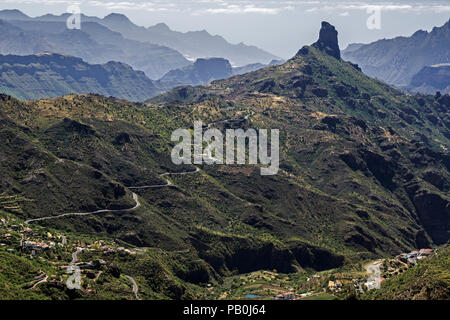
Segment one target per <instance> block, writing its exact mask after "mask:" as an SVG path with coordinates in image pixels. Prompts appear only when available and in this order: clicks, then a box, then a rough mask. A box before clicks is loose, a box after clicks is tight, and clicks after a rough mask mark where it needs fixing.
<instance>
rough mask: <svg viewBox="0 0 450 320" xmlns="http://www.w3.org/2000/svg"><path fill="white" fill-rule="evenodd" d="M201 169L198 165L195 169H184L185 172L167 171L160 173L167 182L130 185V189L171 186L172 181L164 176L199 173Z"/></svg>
mask: <svg viewBox="0 0 450 320" xmlns="http://www.w3.org/2000/svg"><path fill="white" fill-rule="evenodd" d="M199 171H200V169H199V168H198V167H195V170H194V171H184V172H165V173H163V174H160V175H159V177H160V178H163V179H164V180H166V184H154V185H149V186H139V187H128V189H150V188H162V187H169V186H172V185H173V184H172V182H171V181H170V180H169V179H167V178H164V177H165V176H174V175H180V176H182V175H186V174H193V173H197V172H199Z"/></svg>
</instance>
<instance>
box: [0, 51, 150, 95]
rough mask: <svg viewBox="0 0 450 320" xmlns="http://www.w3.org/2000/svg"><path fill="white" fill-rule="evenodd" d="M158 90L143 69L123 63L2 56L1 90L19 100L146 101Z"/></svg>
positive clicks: (52, 56)
mask: <svg viewBox="0 0 450 320" xmlns="http://www.w3.org/2000/svg"><path fill="white" fill-rule="evenodd" d="M158 92H159V90H158V89H157V88H156V87H155V85H154V83H153V81H152V80H150V79H149V78H147V77H146V76H145V74H144V73H143V72H142V71H135V70H133V69H132V68H131V67H130V66H129V65H126V64H124V63H120V62H113V61H110V62H108V63H106V64H102V65H100V64H88V63H86V62H84V61H83V60H82V59H80V58H76V57H72V56H69V55H61V54H56V53H52V52H42V53H37V54H34V55H28V56H17V55H0V93H4V94H8V95H11V96H14V97H16V98H19V99H25V100H29V99H33V100H34V99H42V98H51V97H57V96H62V95H67V94H72V93H97V94H101V95H104V96H114V97H116V98H121V99H127V100H131V101H143V100H145V99H148V98H150V97H152V96H154V95H155V94H157V93H158Z"/></svg>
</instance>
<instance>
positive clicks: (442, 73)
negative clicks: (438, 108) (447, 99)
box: [406, 63, 450, 94]
mask: <svg viewBox="0 0 450 320" xmlns="http://www.w3.org/2000/svg"><path fill="white" fill-rule="evenodd" d="M406 89H408V90H409V91H412V92H420V93H428V94H435V93H436V92H437V91H439V92H441V94H445V93H447V94H450V63H447V64H438V65H433V66H427V67H424V68H422V69H421V70H420V71H419V72H418V73H417V74H416V75H414V76H413V78H412V80H411V83H410V84H409V86H408V87H406Z"/></svg>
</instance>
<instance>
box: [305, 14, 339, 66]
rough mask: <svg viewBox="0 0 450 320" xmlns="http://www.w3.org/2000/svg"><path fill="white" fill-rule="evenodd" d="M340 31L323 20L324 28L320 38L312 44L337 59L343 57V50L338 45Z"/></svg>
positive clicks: (321, 30)
mask: <svg viewBox="0 0 450 320" xmlns="http://www.w3.org/2000/svg"><path fill="white" fill-rule="evenodd" d="M337 36H338V32H337V31H336V29H335V28H334V26H332V25H331V24H329V23H328V22H326V21H322V28H321V29H320V33H319V40H317V42H316V43H314V44H313V45H312V46H313V47H315V48H317V49H319V50H320V51H323V52H325V53H326V54H329V55H330V56H333V57H335V58H336V59H340V58H341V52H340V50H339V45H338V37H337Z"/></svg>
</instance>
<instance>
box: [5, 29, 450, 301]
mask: <svg viewBox="0 0 450 320" xmlns="http://www.w3.org/2000/svg"><path fill="white" fill-rule="evenodd" d="M337 39H338V38H337V30H335V28H334V27H333V26H332V25H330V24H329V23H326V22H324V23H322V28H321V31H320V33H319V39H318V41H317V42H316V43H314V44H313V45H311V46H304V47H302V48H301V49H300V50H299V51H298V53H297V54H296V55H295V56H294V57H293V58H291V59H289V60H288V61H286V62H285V63H283V64H281V65H271V66H267V67H264V68H261V69H258V70H256V71H252V72H248V73H245V74H240V75H235V76H233V77H229V78H227V79H221V80H215V81H212V82H211V83H209V84H207V85H201V86H195V87H193V86H181V87H177V88H175V89H172V90H170V91H168V92H165V93H163V94H160V95H157V96H155V97H153V98H151V99H149V100H147V101H146V103H132V102H128V101H125V100H118V99H116V98H113V97H103V96H100V95H92V94H84V95H67V96H63V97H57V98H52V99H45V100H37V101H20V100H17V99H15V98H12V97H10V96H7V95H0V122H1V126H0V139H1V141H2V148H1V149H0V160H1V161H0V168H1V170H0V190H1V191H2V193H1V194H2V196H6V197H8V198H7V199H9V200H8V201H9V202H8V203H7V204H6V205H3V206H2V207H0V214H2V215H7V216H8V217H10V216H13V217H14V219H18V222H17V224H19V223H21V222H22V223H23V221H26V220H27V221H32V220H30V219H39V218H41V219H42V218H43V219H42V220H34V221H35V222H34V225H33V224H32V226H33V228H38V226H39V227H42V228H48V229H49V230H50V229H51V230H59V231H58V232H66V233H68V234H70V236H72V237H73V238H75V239H78V238H76V237H82V236H83V237H85V238H82V239H83V241H90V242H93V241H97V242H98V241H100V240H101V241H113V240H114V241H117V242H120V243H121V244H123V245H124V246H127V247H130V248H134V249H135V250H136V252H138V254H135V255H133V256H131V255H130V256H126V255H120V254H118V255H112V254H111V255H108V254H104V253H99V254H98V256H97V255H96V254H97V253H96V251H95V250H89V251H88V252H86V253H85V254H86V255H85V256H84V257H86V259H91V260H93V259H94V258H95V259H100V258H101V259H105V260H107V261H108V265H107V267H106V266H105V269H104V272H103V273H104V274H103V275H100V276H101V278H100V279H101V280H100V281H98V282H96V281H95V280H94V279H95V277H96V274H93V273H92V274H91V273H90V274H89V275H88V274H87V272H86V274H84V273H83V284H84V285H85V288H88V289H89V290H91V289H92V288H95V290H94V291H88V289H86V290H85V288H84V287H83V290H72V291H70V290H66V289H65V286H64V283H63V281H64V280H63V279H65V278H64V277H65V276H66V274H65V273H62V271H61V270H60V268H59V265H60V264H61V263H63V261H65V260H67V259H69V258H70V255H69V254H66V253H65V254H64V255H60V260H63V261H60V260H57V259H58V257H56V255H55V257H54V259H55V260H56V261H57V262H56V263H50V262H48V261H51V260H50V258H51V254H49V255H48V256H49V257H50V258H48V257H43V258H42V259H41V260H39V265H37V262H36V261H37V259H35V260H30V261H31V262H30V261H28V260H25V258H24V257H22V256H19V255H16V254H15V253H9V252H8V253H4V252H3V251H2V252H1V254H2V259H0V261H8V262H9V264H10V265H16V266H19V267H18V268H19V269H18V270H21V269H22V268H23V269H29V270H36V271H38V270H39V269H44V270H51V272H54V273H56V274H58V276H59V278H58V277H56V278H55V279H54V281H53V280H52V281H50V282H49V283H44V284H41V286H40V287H38V288H37V289H36V290H34V291H33V292H31V293H30V291H31V290H24V289H23V287H21V284H22V283H23V282H24V281H23V279H22V278H21V276H20V272H18V273H14V272H13V270H14V268H12V267H11V266H10V265H8V266H7V267H8V268H5V269H6V270H8V274H9V275H14V277H16V278H15V279H16V282H14V285H13V286H12V288H9V287H8V290H6V289H5V290H4V292H5V294H12V293H13V294H16V293H17V292H19V293H17V294H24V295H25V294H37V293H39V294H41V295H43V296H45V297H52V298H55V299H56V298H66V299H69V298H80V299H82V298H85V299H91V298H100V299H101V298H108V299H110V298H111V297H112V296H111V295H114V294H116V295H117V296H116V297H122V295H123V296H126V295H125V293H123V292H124V290H123V289H120V288H122V282H121V281H124V277H123V275H131V276H133V277H135V278H136V279H137V280H138V281H139V285H140V288H141V291H140V294H141V295H142V297H144V298H145V299H194V298H203V297H204V296H202V295H201V294H200V293H202V292H212V291H213V290H216V289H217V288H219V287H220V286H221V285H222V284H223V283H224V281H225V280H226V279H229V278H230V277H232V276H236V275H241V274H244V273H250V272H253V271H258V270H271V272H273V273H277V272H281V273H288V274H290V275H297V274H300V277H299V278H298V279H297V280H298V282H301V281H304V282H305V283H306V281H307V280H306V278H307V277H308V276H307V275H310V276H311V277H313V276H312V275H313V274H316V272H317V271H321V270H328V269H332V268H339V267H343V268H345V267H346V266H347V265H350V264H357V263H362V261H364V260H367V259H377V258H380V257H384V256H386V255H395V254H399V253H401V252H406V251H407V250H413V249H416V248H428V247H431V246H440V245H445V244H446V243H447V242H448V241H449V239H450V237H449V229H450V228H449V217H450V197H449V192H450V155H449V151H448V150H449V148H450V115H449V112H448V110H449V108H450V96H449V95H410V94H405V93H403V92H402V91H400V90H398V89H396V88H394V87H392V86H390V85H388V84H386V83H384V82H382V81H379V80H377V79H373V78H370V77H368V76H367V75H365V74H364V73H363V72H361V69H360V68H359V67H358V66H357V65H356V64H354V63H351V62H346V61H344V60H343V59H341V58H340V52H338V51H337V50H338V48H339V46H338V42H337ZM216 62H219V63H220V64H222V65H223V66H225V69H226V70H228V72H229V71H230V66H231V65H230V64H229V63H228V64H227V62H226V61H224V60H220V61H216ZM205 63H208V61H202V60H197V63H196V68H197V69H196V70H194V72H193V73H191V72H190V71H192V70H187V72H186V73H185V74H188V75H189V74H193V75H195V77H197V78H198V79H200V80H202V81H205V80H209V79H211V77H210V76H209V74H208V72H203V71H204V70H203V69H202V66H204V64H205ZM197 70H199V71H201V72H200V73H197ZM231 70H232V69H231ZM206 71H207V70H206ZM194 80H195V79H194ZM199 120H201V121H202V122H203V124H204V127H205V128H206V127H213V128H216V129H218V130H220V131H221V132H225V130H226V129H237V128H241V129H279V132H280V150H279V151H280V170H279V172H278V174H276V175H273V176H261V175H260V167H261V165H250V164H245V165H237V164H234V165H219V164H215V165H206V164H201V165H200V164H199V165H195V166H194V165H189V164H184V165H175V164H173V163H172V161H171V150H172V148H173V146H174V143H173V141H171V134H172V132H173V131H174V130H176V129H179V128H186V129H192V128H193V123H194V121H199ZM10 199H14V200H10ZM11 202H13V204H14V205H11ZM98 210H100V211H98ZM70 212H72V213H74V212H75V213H86V212H93V214H89V215H88V214H85V215H81V214H80V215H76V214H72V215H71V216H60V215H61V214H64V213H70ZM56 216H58V217H56ZM49 217H50V218H51V217H54V218H53V219H49ZM18 239H20V237H18ZM84 239H86V240H84ZM81 242H82V241H81V240H78V242H77V243H81ZM11 243H12V242H11ZM3 253H4V254H3ZM47 258H48V260H45V259H47ZM64 259H65V260H64ZM69 261H70V260H69ZM52 262H53V261H52ZM32 263H34V265H30V264H32ZM439 263H441V262H439ZM442 263H445V261H444V262H442ZM42 265H45V268H44V267H43V266H42ZM55 266H56V267H55ZM33 268H34V269H33ZM56 268H58V270H56ZM441 269H442V267H441V265H440V264H439V270H441ZM54 270H56V271H54ZM47 272H49V271H47ZM121 275H122V277H121ZM400 280H401V279H400ZM2 281H3V278H1V279H0V284H1V283H2ZM436 281H439V280H436ZM443 281H448V279H447V280H443ZM16 283H17V284H16ZM447 283H448V282H447ZM234 284H235V287H233V288H238V283H237V282H234ZM394 285H395V284H394ZM210 288H212V289H211V290H210ZM1 289H2V287H1V286H0V290H1ZM10 292H12V293H10ZM24 292H25V293H24ZM130 293H131V290H129V293H128V294H130Z"/></svg>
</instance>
